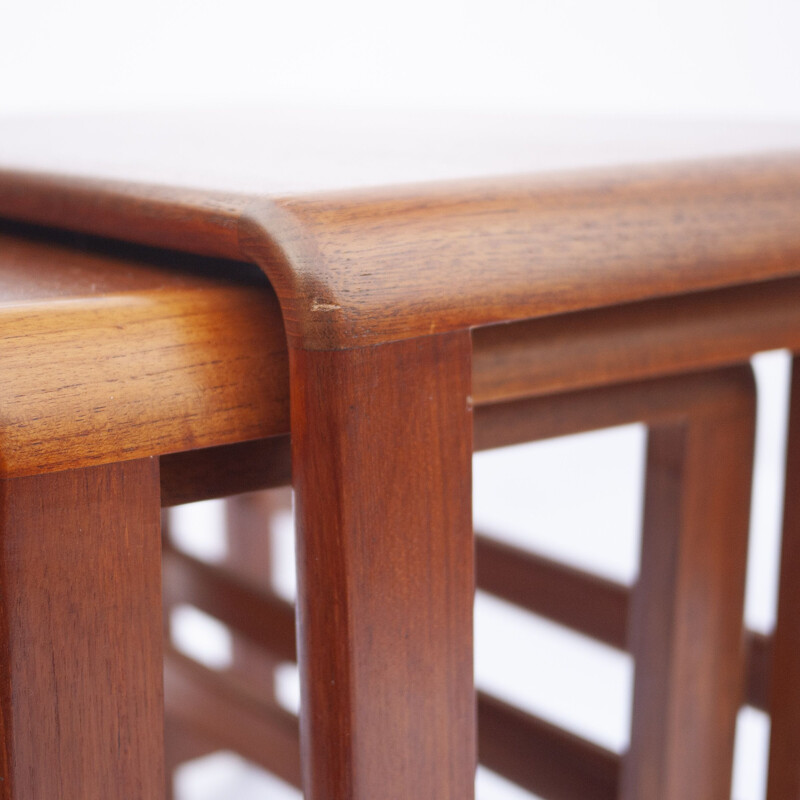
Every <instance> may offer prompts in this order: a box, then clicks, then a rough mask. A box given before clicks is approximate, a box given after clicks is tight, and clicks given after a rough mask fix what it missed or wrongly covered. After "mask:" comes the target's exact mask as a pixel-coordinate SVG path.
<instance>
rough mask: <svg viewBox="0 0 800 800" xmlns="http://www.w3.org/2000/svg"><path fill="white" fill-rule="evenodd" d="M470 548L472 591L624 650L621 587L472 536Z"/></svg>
mask: <svg viewBox="0 0 800 800" xmlns="http://www.w3.org/2000/svg"><path fill="white" fill-rule="evenodd" d="M475 545H476V558H477V562H476V567H477V579H478V588H480V589H483V590H484V591H487V592H490V593H491V594H493V595H496V596H497V597H501V598H502V599H503V600H507V601H508V602H509V603H514V604H515V605H518V606H521V607H522V608H527V609H528V610H530V611H533V612H534V613H536V614H540V615H542V616H543V617H547V618H548V619H551V620H553V621H554V622H557V623H559V624H561V625H565V626H566V627H568V628H571V629H572V630H576V631H579V632H580V633H584V634H586V635H587V636H591V637H592V638H593V639H598V640H600V641H601V642H605V643H606V644H609V645H611V646H612V647H616V648H618V649H620V650H624V649H625V647H626V638H627V629H626V626H627V615H628V589H627V588H626V587H625V586H623V585H621V584H618V583H614V582H613V581H609V580H604V579H603V578H600V577H597V576H596V575H592V574H590V573H588V572H584V571H582V570H579V569H574V568H572V567H568V566H565V565H564V564H559V563H558V562H556V561H552V560H550V559H547V558H543V557H542V556H538V555H535V554H533V553H529V552H527V551H525V550H521V549H519V548H517V547H513V546H511V545H507V544H503V543H502V542H498V541H494V540H492V539H489V538H488V537H486V536H477V537H476V539H475Z"/></svg>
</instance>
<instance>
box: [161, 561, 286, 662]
mask: <svg viewBox="0 0 800 800" xmlns="http://www.w3.org/2000/svg"><path fill="white" fill-rule="evenodd" d="M163 575H164V584H165V585H167V586H168V587H169V591H170V597H171V599H172V601H173V602H177V601H178V600H179V599H180V600H181V601H182V602H185V603H188V604H190V605H193V606H195V607H197V608H199V609H200V610H201V611H204V612H205V613H207V614H210V615H211V616H212V617H215V618H216V619H218V620H219V621H220V622H223V623H224V624H225V625H228V626H229V627H230V628H232V629H233V630H234V631H236V632H238V633H241V634H243V635H244V636H246V637H248V638H249V639H251V640H252V641H253V642H254V643H255V644H258V645H260V646H261V647H264V648H265V649H267V650H269V651H270V652H271V653H272V654H273V655H275V656H276V657H278V658H280V659H282V660H284V661H294V660H295V659H296V651H295V621H294V609H293V607H292V605H291V604H290V603H287V602H286V601H285V600H281V599H280V598H279V597H276V596H274V595H271V594H268V593H267V592H265V591H262V590H259V589H258V588H256V587H254V586H253V585H252V584H248V583H246V582H245V581H243V580H241V579H239V578H237V577H236V576H235V575H233V574H232V573H230V572H227V571H225V570H223V569H221V568H220V567H218V566H213V565H211V564H206V563H204V562H202V561H199V560H198V559H196V558H192V557H191V556H188V555H186V554H185V553H181V552H179V551H177V550H174V549H172V548H170V547H165V548H164V554H163Z"/></svg>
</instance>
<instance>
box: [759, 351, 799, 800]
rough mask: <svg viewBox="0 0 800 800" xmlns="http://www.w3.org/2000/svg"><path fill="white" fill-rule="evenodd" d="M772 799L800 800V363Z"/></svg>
mask: <svg viewBox="0 0 800 800" xmlns="http://www.w3.org/2000/svg"><path fill="white" fill-rule="evenodd" d="M770 686H771V693H770V695H771V696H770V713H771V715H772V729H771V734H770V751H769V778H768V785H767V798H768V800H798V798H800V358H795V359H794V361H793V363H792V395H791V404H790V412H789V436H788V442H787V449H786V488H785V497H784V509H783V541H782V544H781V570H780V586H779V589H778V618H777V624H776V627H775V637H774V644H773V662H772V673H771V678H770Z"/></svg>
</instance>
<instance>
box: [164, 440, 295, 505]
mask: <svg viewBox="0 0 800 800" xmlns="http://www.w3.org/2000/svg"><path fill="white" fill-rule="evenodd" d="M291 480H292V455H291V445H290V441H289V436H288V435H284V436H271V437H269V438H268V439H257V440H255V441H252V442H242V443H240V444H230V445H222V446H220V447H208V448H204V449H201V450H189V451H187V452H183V453H172V454H171V455H166V456H161V505H162V506H177V505H181V504H182V503H193V502H196V501H198V500H210V499H212V498H216V497H229V496H230V495H233V494H242V493H244V492H253V491H257V490H259V489H272V488H274V487H276V486H286V485H288V484H289V483H291Z"/></svg>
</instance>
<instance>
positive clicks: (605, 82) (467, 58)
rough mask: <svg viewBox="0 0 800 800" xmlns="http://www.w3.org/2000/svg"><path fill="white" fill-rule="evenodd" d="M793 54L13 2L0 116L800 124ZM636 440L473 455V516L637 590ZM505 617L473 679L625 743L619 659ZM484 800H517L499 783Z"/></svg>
mask: <svg viewBox="0 0 800 800" xmlns="http://www.w3.org/2000/svg"><path fill="white" fill-rule="evenodd" d="M798 41H800V3H797V2H793V1H792V0H727V1H726V2H722V0H672V1H671V2H654V0H635V1H634V0H606V1H605V2H595V1H594V0H559V1H558V2H556V1H555V0H551V1H550V2H545V1H544V0H494V2H491V3H489V2H483V3H477V2H473V0H468V1H467V2H463V1H462V2H449V1H447V2H445V1H443V0H438V1H437V0H428V1H427V2H421V1H420V0H405V2H402V3H393V4H386V3H377V2H374V0H373V2H348V1H346V0H345V2H308V1H306V2H286V1H285V0H283V1H282V2H280V3H277V2H257V1H256V0H228V1H227V2H225V3H221V2H216V3H213V2H208V1H207V0H193V1H192V2H188V1H183V0H182V1H178V0H159V1H158V2H156V1H155V0H140V1H139V2H137V3H126V4H122V3H114V2H108V0H105V1H104V2H99V0H91V1H90V0H75V2H70V1H69V0H47V2H41V1H39V2H36V1H35V0H27V2H11V1H10V0H0V115H18V114H24V115H29V114H52V113H68V114H69V113H77V112H87V111H89V112H96V111H101V112H102V111H110V110H130V109H153V108H155V109H164V108H168V109H180V108H184V107H187V108H188V107H194V108H197V107H202V108H208V107H212V108H222V107H224V106H235V105H249V104H269V103H272V102H280V103H286V102H292V103H300V104H309V105H312V106H313V105H326V106H334V107H336V106H355V107H365V106H367V107H371V106H384V107H386V106H388V107H398V106H399V107H408V106H414V107H420V106H421V107H428V108H436V109H441V108H452V109H465V110H469V111H492V110H508V111H514V112H520V111H522V112H525V111H530V112H532V113H548V112H556V113H587V112H589V113H599V114H604V115H617V114H620V115H625V116H630V115H632V114H634V115H656V116H667V117H678V116H698V115H700V116H712V117H713V116H717V117H719V116H723V117H734V118H758V119H765V118H767V119H770V118H775V119H778V118H779V119H800V47H799V46H798ZM0 124H2V122H1V121H0ZM1 157H2V153H0V158H1ZM785 366H786V363H785V358H784V357H782V356H780V355H778V356H772V357H768V358H766V359H762V360H761V362H760V364H759V371H760V373H761V375H762V377H763V378H764V380H762V383H761V386H762V393H763V402H762V407H761V410H760V419H761V420H762V421H765V422H766V424H765V425H764V426H762V429H761V433H760V435H761V439H760V444H759V448H760V450H759V452H760V467H759V473H758V477H757V481H756V503H755V506H754V520H755V522H754V531H755V533H756V534H757V544H756V545H755V546H754V551H753V552H754V558H753V568H752V570H751V572H752V574H751V580H750V586H749V595H748V615H749V618H750V621H751V622H752V624H754V625H756V626H758V627H759V628H761V629H768V627H769V625H770V622H771V615H772V610H771V601H772V597H773V592H774V589H773V583H772V578H773V577H774V568H775V551H776V544H775V540H776V531H777V530H778V524H779V514H778V498H779V495H780V490H781V481H780V459H781V438H780V437H781V424H782V423H781V420H782V416H781V414H782V412H781V408H782V405H781V404H782V397H783V394H782V392H783V390H784V388H785V375H786V372H785ZM642 443H643V434H642V431H640V430H638V429H636V428H630V429H626V430H625V431H623V432H617V433H614V434H596V435H594V436H589V437H583V438H581V439H577V440H568V441H566V442H562V443H560V444H556V443H553V444H546V445H542V446H539V447H538V448H534V449H533V450H531V449H526V450H524V451H520V452H519V453H517V454H513V455H511V456H506V458H512V459H513V460H514V467H515V472H516V474H517V475H518V476H519V477H518V478H517V479H515V480H514V481H511V480H509V479H508V478H507V477H506V476H507V475H509V474H510V472H509V465H508V464H506V465H505V466H504V465H501V464H500V463H499V462H498V460H497V459H498V458H499V457H498V456H494V455H491V454H488V455H486V456H481V457H479V461H478V463H477V469H476V516H477V517H478V518H479V520H480V522H481V523H482V524H483V525H484V526H487V527H492V528H494V529H495V530H496V532H497V533H501V534H504V535H506V536H507V537H509V538H511V539H513V540H515V541H518V542H522V543H525V544H527V545H533V544H534V543H535V545H536V546H537V547H539V548H540V549H542V550H544V551H546V552H548V553H551V554H553V555H558V556H559V557H564V558H568V559H570V560H572V561H575V562H578V563H582V564H584V565H593V566H594V567H595V568H597V569H600V570H601V571H603V572H604V573H605V574H608V575H611V576H614V577H618V578H620V579H627V580H629V579H631V578H632V577H633V575H634V573H635V554H636V541H635V532H636V528H637V525H638V514H639V506H638V497H639V495H638V491H639V488H640V466H641V452H642ZM590 486H591V487H594V488H593V491H592V492H590V493H589V494H587V493H586V489H587V487H590ZM565 509H566V513H565V511H564V510H565ZM205 517H206V519H207V518H208V514H207V513H206V514H205ZM495 611H496V608H494V607H493V605H492V603H491V602H488V601H486V602H482V603H481V605H480V606H479V613H478V628H477V638H478V648H479V649H478V656H477V667H478V677H479V679H480V681H481V682H482V683H483V684H484V685H489V686H491V687H492V689H493V690H495V691H498V692H505V693H507V694H509V695H511V696H513V697H514V698H515V699H516V700H518V701H519V702H520V703H522V704H524V705H525V706H526V707H528V708H530V709H531V710H535V711H537V712H538V713H542V714H544V715H546V716H548V717H550V718H553V719H557V720H559V721H563V722H564V723H565V724H568V725H570V726H571V727H572V728H573V729H575V730H577V731H579V732H581V733H583V734H584V735H587V736H592V737H593V738H595V739H597V740H598V741H601V742H603V743H604V744H606V745H607V746H610V747H614V748H622V747H624V744H625V737H626V724H627V713H628V709H627V703H628V699H629V698H628V695H629V685H628V684H629V678H630V665H629V664H627V662H626V660H625V659H624V658H622V657H620V656H619V655H617V654H614V653H611V652H610V651H605V650H603V648H600V649H598V648H597V647H594V646H592V645H590V644H588V643H586V642H583V641H581V640H577V639H575V638H574V637H570V636H566V637H565V636H564V635H562V634H559V633H557V632H553V631H552V630H550V629H549V627H548V626H547V625H546V624H543V623H540V622H537V621H535V620H533V619H531V618H530V617H528V616H527V615H523V617H519V615H516V616H515V615H513V614H509V613H503V614H501V615H500V616H493V614H495ZM509 643H513V645H514V650H513V653H514V655H513V656H512V655H511V652H512V651H511V650H508V649H507V648H508V647H509ZM512 667H513V669H512ZM740 728H741V730H740V733H741V736H740V747H739V759H738V762H737V790H736V794H737V797H738V798H739V799H740V800H756V798H759V797H761V796H762V795H763V788H762V783H763V756H764V744H765V737H766V731H767V725H766V722H765V720H764V719H763V718H762V717H760V716H759V715H756V714H754V713H750V712H747V713H746V714H745V715H744V717H743V721H742V725H741V726H740ZM181 790H182V792H183V794H182V795H181V800H224V798H228V797H231V796H234V795H236V796H238V797H239V798H240V800H246V798H250V797H253V798H255V797H271V798H275V799H276V800H277V798H279V797H283V796H284V795H283V794H282V790H281V789H280V788H274V787H273V785H272V784H271V783H269V782H268V781H267V780H266V779H265V778H263V776H261V775H259V774H256V773H254V772H252V771H246V770H243V769H242V767H241V765H240V764H238V762H236V761H235V760H233V759H230V758H228V759H225V758H221V759H220V758H217V759H212V760H211V761H210V762H207V763H206V764H205V766H203V767H198V768H193V769H191V770H186V771H185V772H184V774H182V776H181ZM481 792H482V797H483V798H485V800H488V799H489V798H497V799H498V800H501V798H509V800H510V798H516V797H519V796H520V794H519V793H517V792H515V791H514V790H511V789H509V788H508V787H503V786H501V785H499V784H496V783H493V782H492V781H491V779H490V778H488V777H482V778H481ZM290 796H291V795H290ZM376 800H377V799H376ZM420 800H426V799H425V798H421V799H420Z"/></svg>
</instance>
